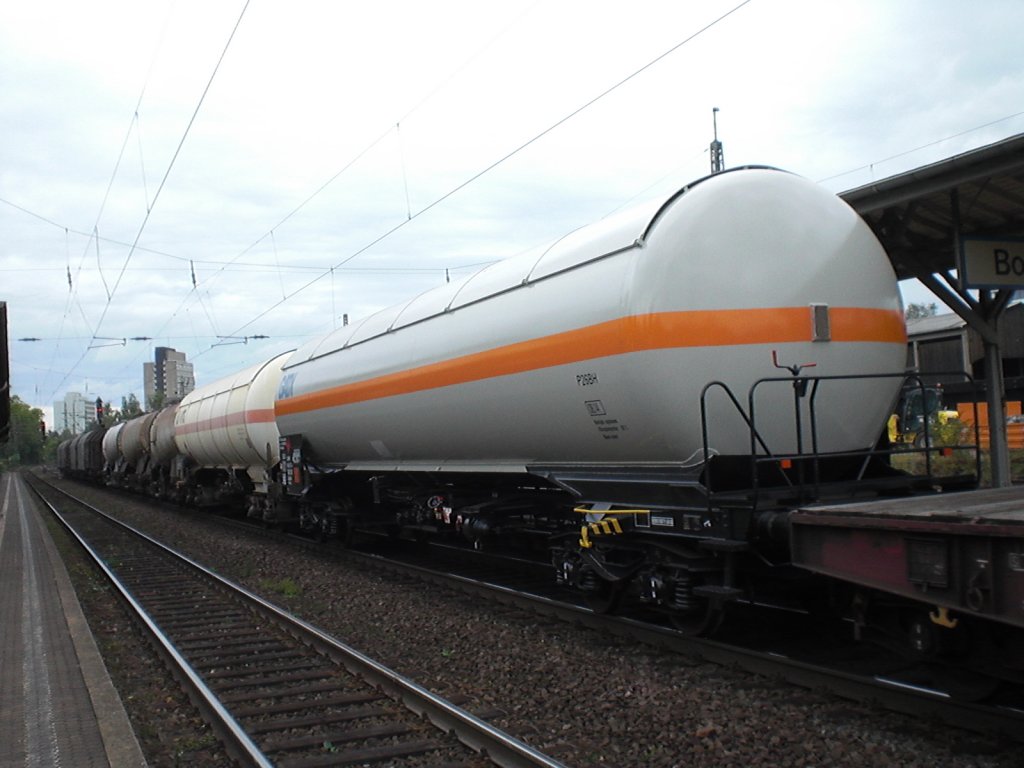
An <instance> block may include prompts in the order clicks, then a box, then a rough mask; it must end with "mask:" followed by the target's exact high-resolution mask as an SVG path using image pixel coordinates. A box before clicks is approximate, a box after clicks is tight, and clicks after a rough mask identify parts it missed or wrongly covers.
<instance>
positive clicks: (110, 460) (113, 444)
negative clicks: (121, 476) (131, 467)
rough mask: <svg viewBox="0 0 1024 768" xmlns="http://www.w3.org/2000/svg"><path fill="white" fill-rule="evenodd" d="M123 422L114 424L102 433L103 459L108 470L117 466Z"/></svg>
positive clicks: (119, 456) (110, 470)
mask: <svg viewBox="0 0 1024 768" xmlns="http://www.w3.org/2000/svg"><path fill="white" fill-rule="evenodd" d="M124 425H125V422H123V421H122V422H121V423H120V424H115V425H114V426H112V427H111V428H110V429H108V430H107V432H106V434H105V435H103V460H104V461H105V462H106V468H107V471H108V472H112V471H113V470H114V469H116V468H117V462H118V459H120V458H121V448H120V438H121V431H122V430H123V429H124Z"/></svg>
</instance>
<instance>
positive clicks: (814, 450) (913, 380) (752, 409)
mask: <svg viewBox="0 0 1024 768" xmlns="http://www.w3.org/2000/svg"><path fill="white" fill-rule="evenodd" d="M939 377H944V378H959V379H961V380H962V381H963V382H964V383H965V384H967V385H968V386H969V387H970V389H971V390H972V393H973V397H972V407H973V410H974V419H973V421H974V445H973V446H970V445H964V444H956V445H952V446H947V447H949V448H951V449H953V450H967V449H970V448H973V449H974V451H975V473H976V476H977V477H978V478H980V477H981V469H982V467H981V432H980V427H979V423H978V422H979V419H978V404H977V399H978V398H977V395H978V386H977V382H976V381H975V380H974V378H973V377H972V376H970V374H967V373H965V372H962V371H942V372H937V373H931V374H921V373H917V372H911V373H906V372H901V373H878V374H842V375H821V376H804V375H800V374H799V372H794V373H793V375H791V376H770V377H764V378H761V379H758V380H757V381H755V382H754V383H753V384H752V385H751V386H750V389H749V391H748V394H747V407H746V409H745V408H744V407H743V405H742V404H741V403H740V401H739V399H738V398H737V397H736V395H735V394H734V393H733V392H732V390H731V389H730V388H729V386H728V385H727V384H725V383H724V382H722V381H717V380H716V381H712V382H709V383H708V384H707V385H705V387H704V388H703V390H702V391H701V397H700V408H701V439H702V446H703V456H704V459H705V462H707V468H706V470H705V485H706V487H707V488H708V510H709V512H710V511H711V509H712V507H713V502H714V497H715V492H714V490H713V488H712V482H711V464H712V462H711V458H712V449H711V445H710V441H709V427H708V395H709V393H710V392H711V391H712V390H713V389H721V390H722V391H723V392H725V394H726V395H727V397H728V399H729V401H730V402H731V403H732V405H733V407H734V408H735V410H736V412H737V413H738V414H739V416H740V417H741V418H742V419H743V421H744V423H745V424H746V425H747V428H748V429H749V430H750V473H751V476H750V490H751V491H752V505H753V508H754V509H757V507H758V502H759V497H760V493H761V480H760V474H759V472H758V467H759V465H761V464H764V463H766V462H772V463H776V464H777V463H778V462H780V461H783V460H792V461H794V462H795V468H796V472H797V477H796V479H795V480H794V478H792V477H790V476H789V474H787V473H786V472H782V474H781V477H782V479H783V480H784V482H785V485H786V486H788V487H789V488H794V489H799V490H800V495H801V498H805V497H806V493H805V490H806V489H807V487H808V486H811V488H810V490H811V491H812V495H813V497H815V498H816V497H817V496H819V495H820V486H821V459H822V458H823V454H822V453H821V451H820V450H819V435H818V413H817V406H818V395H819V392H820V390H821V387H822V385H823V384H825V383H829V382H837V381H858V380H879V379H901V380H903V382H904V384H903V388H906V387H907V386H913V387H917V388H919V389H920V391H921V393H922V402H925V399H924V392H925V389H926V384H925V379H926V378H928V379H933V378H939ZM775 384H789V385H790V386H792V387H793V391H794V395H793V418H794V424H795V429H796V433H795V438H796V452H795V453H786V454H778V453H774V452H773V451H772V450H771V448H770V447H769V445H768V444H767V442H766V440H765V438H764V436H763V435H762V434H761V432H760V431H759V430H758V428H757V407H756V403H757V395H758V394H759V390H763V389H764V388H766V387H768V386H771V385H775ZM805 410H806V415H807V419H808V429H807V436H806V440H807V441H809V442H810V450H809V451H806V450H805V430H804V425H803V415H804V411H805ZM923 416H924V437H925V445H924V447H923V448H917V447H913V448H908V449H905V450H904V451H903V452H904V453H924V457H925V475H924V477H927V478H931V477H933V476H934V475H933V467H932V457H931V452H932V450H933V445H932V440H931V424H930V423H929V418H928V417H929V412H928V411H927V408H925V412H924V414H923ZM884 428H885V427H884V425H883V429H884ZM892 453H893V451H892V450H891V449H879V448H877V447H876V448H871V449H867V450H857V451H846V452H839V453H832V454H829V457H835V458H841V457H853V456H863V457H864V461H863V463H862V465H861V468H860V470H859V471H858V473H857V479H861V478H862V477H863V474H864V472H865V471H866V469H867V467H868V464H869V462H870V460H871V459H872V458H873V457H875V456H887V455H892ZM808 462H809V467H810V475H811V477H810V480H809V481H808V479H807V477H806V472H807V465H808Z"/></svg>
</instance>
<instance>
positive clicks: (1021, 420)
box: [956, 400, 1024, 449]
mask: <svg viewBox="0 0 1024 768" xmlns="http://www.w3.org/2000/svg"><path fill="white" fill-rule="evenodd" d="M956 410H957V413H958V414H959V419H960V421H962V422H963V423H964V424H965V425H966V426H967V427H968V429H967V430H965V432H966V434H965V435H964V441H965V442H967V443H973V442H974V414H975V405H974V403H957V404H956ZM977 414H978V431H979V433H980V437H981V447H982V448H988V440H989V437H988V435H989V430H988V403H978V404H977ZM1006 419H1007V424H1006V442H1007V443H1008V445H1009V447H1010V448H1011V449H1012V448H1024V416H1022V414H1021V404H1020V401H1019V400H1012V401H1010V402H1008V403H1007V404H1006Z"/></svg>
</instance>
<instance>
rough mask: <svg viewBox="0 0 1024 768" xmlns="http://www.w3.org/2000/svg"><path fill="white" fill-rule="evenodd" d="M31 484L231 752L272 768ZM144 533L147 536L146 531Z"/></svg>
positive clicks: (95, 554)
mask: <svg viewBox="0 0 1024 768" xmlns="http://www.w3.org/2000/svg"><path fill="white" fill-rule="evenodd" d="M51 487H53V486H51ZM32 488H33V490H34V491H35V492H36V495H37V497H38V498H39V499H40V500H41V501H42V503H43V504H45V505H46V507H47V508H48V509H49V510H50V512H51V514H53V516H54V517H55V518H56V519H57V521H58V522H59V523H60V524H61V525H62V526H63V527H64V529H65V530H66V531H67V532H68V533H69V534H70V535H71V536H72V538H74V539H75V541H77V542H78V544H79V546H80V547H81V548H82V549H83V550H84V551H85V553H86V554H87V555H88V556H89V558H90V559H91V560H92V561H93V563H94V564H95V565H96V566H97V567H98V568H99V569H100V570H101V571H102V572H103V575H104V576H106V578H107V580H108V581H109V582H110V584H111V585H113V587H114V589H115V590H116V591H117V593H118V595H119V596H120V597H121V599H122V600H124V601H125V603H127V604H128V606H129V607H130V608H131V611H132V613H133V615H134V616H135V618H137V619H138V620H139V621H140V622H141V623H142V625H143V627H144V628H145V630H146V632H147V633H148V634H149V637H150V639H151V640H153V642H154V643H155V644H156V647H157V649H158V650H159V652H160V654H161V655H162V656H164V658H165V660H166V661H167V662H168V663H169V666H170V667H171V669H172V672H173V673H174V675H175V677H177V678H178V680H179V681H180V682H181V683H182V684H183V685H184V686H185V688H186V692H187V693H188V694H189V698H190V699H192V701H193V703H194V704H195V705H196V706H197V707H199V709H200V711H201V712H202V713H203V717H204V718H206V720H207V722H209V723H210V725H211V726H212V727H213V729H214V730H215V731H216V732H217V734H218V736H220V739H221V741H222V742H223V743H224V745H225V747H226V748H227V750H228V752H229V753H230V754H231V756H232V757H234V758H235V759H236V760H239V761H240V762H242V763H243V764H246V765H252V766H257V767H258V768H273V765H274V764H273V763H272V762H271V761H270V760H269V759H268V758H267V756H266V755H264V754H263V752H262V750H260V748H259V747H258V746H256V744H255V743H254V742H253V741H252V739H251V738H249V735H248V734H247V733H246V732H245V730H244V729H243V728H242V726H241V725H239V723H238V721H237V720H235V718H234V717H232V716H231V714H230V713H229V712H228V711H227V709H226V708H225V707H224V705H223V704H222V703H221V701H220V699H219V698H218V697H217V695H216V694H215V693H214V692H213V691H211V690H210V689H209V687H208V686H207V685H206V683H204V682H203V680H202V678H201V677H200V676H199V674H198V673H197V672H196V671H195V669H194V668H193V667H192V665H191V664H189V663H188V662H187V661H186V660H185V658H184V657H183V656H182V655H181V654H180V653H179V652H178V649H177V648H175V646H174V644H173V643H172V642H171V641H170V639H168V637H167V636H166V635H165V634H164V633H163V631H162V630H161V629H160V627H159V626H157V624H156V623H155V622H154V621H153V620H152V618H151V617H150V616H149V614H148V613H147V612H146V610H145V609H144V608H143V607H142V605H141V604H140V603H139V602H138V601H137V600H136V599H135V597H134V596H133V595H132V594H131V592H130V591H129V590H128V588H127V587H126V586H125V585H124V583H123V582H122V581H121V580H120V579H119V578H118V576H117V574H115V573H114V572H113V571H112V570H111V569H110V568H109V567H108V566H107V563H106V562H105V561H104V559H103V557H102V556H101V555H100V554H99V553H98V552H97V551H96V550H95V549H93V547H92V546H91V545H90V544H89V542H87V541H86V540H85V539H84V538H83V537H82V536H80V535H79V533H78V531H76V530H75V529H74V528H73V527H72V525H71V524H70V523H69V522H68V521H67V520H66V519H65V518H64V516H63V515H62V514H61V513H60V512H59V511H58V510H57V508H56V507H55V506H54V505H53V504H51V503H50V502H49V501H48V500H47V499H46V498H45V497H44V496H43V495H42V494H40V493H39V491H38V489H36V488H35V487H34V486H32ZM55 490H58V491H59V490H60V489H59V488H57V489H55ZM61 493H64V491H61ZM71 498H74V497H71ZM82 503H84V502H82ZM100 514H102V513H100ZM111 519H112V518H111ZM142 535H143V536H145V535H144V534H142ZM146 538H148V537H146Z"/></svg>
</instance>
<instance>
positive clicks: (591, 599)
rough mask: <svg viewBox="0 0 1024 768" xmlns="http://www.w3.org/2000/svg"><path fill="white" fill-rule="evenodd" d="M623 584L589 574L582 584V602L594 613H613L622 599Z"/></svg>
mask: <svg viewBox="0 0 1024 768" xmlns="http://www.w3.org/2000/svg"><path fill="white" fill-rule="evenodd" d="M623 591H624V584H623V582H621V581H608V580H606V579H602V578H600V577H599V576H597V575H595V574H589V578H588V579H587V581H586V584H585V585H584V586H583V602H584V603H586V606H587V607H588V608H589V609H590V610H592V611H593V612H594V613H614V612H615V610H616V609H617V608H618V607H619V603H620V602H621V601H622V593H623Z"/></svg>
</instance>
